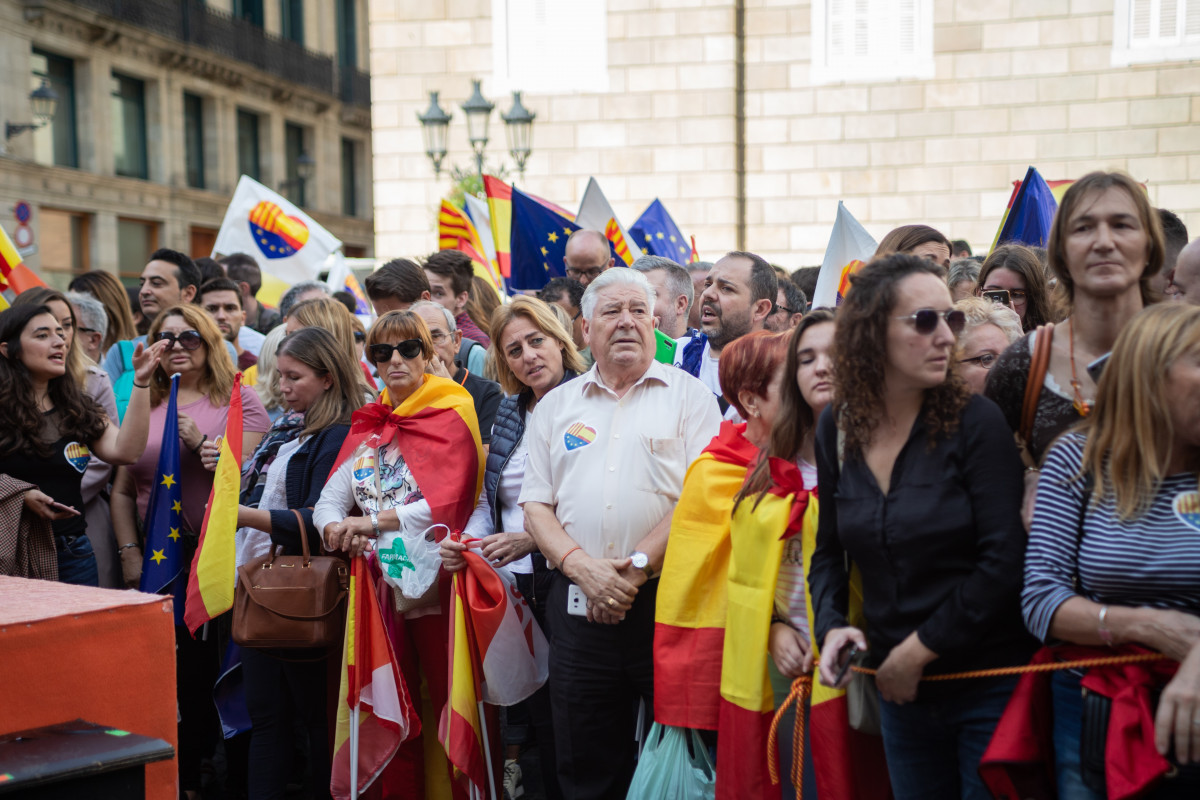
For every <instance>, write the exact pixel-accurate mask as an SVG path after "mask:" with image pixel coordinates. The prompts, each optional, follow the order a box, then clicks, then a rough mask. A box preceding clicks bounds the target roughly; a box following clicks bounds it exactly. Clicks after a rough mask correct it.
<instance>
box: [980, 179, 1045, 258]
mask: <svg viewBox="0 0 1200 800" xmlns="http://www.w3.org/2000/svg"><path fill="white" fill-rule="evenodd" d="M1057 210H1058V201H1057V200H1055V199H1054V193H1053V192H1051V191H1050V187H1049V186H1048V185H1047V184H1046V181H1045V180H1043V179H1042V176H1041V175H1040V174H1038V171H1037V169H1036V168H1034V167H1030V168H1029V170H1028V171H1027V172H1026V173H1025V180H1023V181H1021V186H1020V188H1019V189H1017V192H1016V194H1015V195H1014V196H1013V199H1012V202H1011V203H1009V207H1008V212H1007V214H1006V215H1005V217H1004V222H1003V224H1002V225H1001V226H1000V233H999V234H998V235H997V236H996V244H995V245H994V246H997V247H998V246H999V245H1002V244H1023V245H1028V246H1029V247H1045V246H1046V242H1048V241H1049V240H1050V226H1051V225H1052V224H1053V222H1054V213H1055V212H1056V211H1057Z"/></svg>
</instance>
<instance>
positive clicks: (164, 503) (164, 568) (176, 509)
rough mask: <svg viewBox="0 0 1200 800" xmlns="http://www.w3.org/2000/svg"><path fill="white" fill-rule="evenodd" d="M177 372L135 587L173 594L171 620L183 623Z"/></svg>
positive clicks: (184, 578) (184, 581) (184, 582)
mask: <svg viewBox="0 0 1200 800" xmlns="http://www.w3.org/2000/svg"><path fill="white" fill-rule="evenodd" d="M178 395H179V374H178V373H176V374H174V375H172V376H171V399H170V400H168V401H167V419H166V422H164V423H163V434H162V449H161V450H159V452H158V469H157V470H156V471H155V473H154V488H152V489H151V490H150V503H149V504H148V505H147V506H146V550H145V556H144V557H143V558H144V560H143V561H142V582H141V585H140V586H139V587H138V588H139V589H141V590H142V591H143V592H151V593H152V594H167V593H168V592H169V593H170V594H173V595H174V596H175V624H176V625H182V624H183V603H184V598H185V596H186V594H187V563H186V562H185V561H184V560H183V536H182V530H183V521H182V520H183V487H182V486H180V485H179V479H180V478H181V477H182V475H181V473H180V471H179V411H178V409H177V407H176V398H177V396H178Z"/></svg>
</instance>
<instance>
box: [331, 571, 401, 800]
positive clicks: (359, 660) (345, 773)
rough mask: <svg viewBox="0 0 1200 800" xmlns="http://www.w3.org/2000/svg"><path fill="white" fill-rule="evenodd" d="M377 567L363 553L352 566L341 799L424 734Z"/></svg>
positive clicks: (339, 738)
mask: <svg viewBox="0 0 1200 800" xmlns="http://www.w3.org/2000/svg"><path fill="white" fill-rule="evenodd" d="M373 569H374V568H373V567H372V566H371V565H369V564H367V559H366V557H365V556H359V557H357V558H355V559H354V563H353V564H351V567H350V592H349V601H348V602H347V605H346V639H345V643H344V645H343V647H342V678H341V683H340V688H339V690H338V707H337V721H336V724H335V727H334V737H333V767H332V771H331V777H330V784H329V789H330V792H331V793H332V795H333V796H334V797H335V798H337V800H349V798H356V797H358V795H359V793H360V792H362V791H363V790H364V789H366V788H367V787H368V786H370V785H371V783H372V782H373V781H374V780H375V779H376V778H378V777H379V775H380V774H381V773H382V772H383V770H384V768H385V767H386V766H387V765H388V763H389V762H390V761H391V760H392V758H393V757H394V756H395V755H396V752H397V751H398V750H399V749H400V745H402V744H404V742H406V741H408V740H409V739H411V738H413V737H414V736H417V735H419V734H420V732H421V719H420V716H419V715H418V714H417V712H416V711H415V710H414V708H413V704H412V701H411V698H410V695H409V693H408V689H407V687H405V685H404V677H403V675H402V674H401V672H400V662H399V661H398V660H397V658H396V653H395V651H394V650H393V649H392V643H391V640H390V639H389V638H388V634H387V629H386V628H385V627H384V623H383V615H382V612H381V611H380V608H379V595H378V588H377V585H376V584H377V581H376V579H375V575H374V572H373ZM388 597H389V598H390V594H389V595H388ZM389 601H390V600H389ZM352 725H357V731H356V734H357V736H356V739H357V741H356V742H354V749H357V753H354V754H352V753H351V752H350V751H351V749H352V745H351V726H352ZM352 757H354V758H356V760H357V764H358V769H357V783H358V785H357V786H353V787H352V786H351V783H352V781H351V772H352V770H351V763H352Z"/></svg>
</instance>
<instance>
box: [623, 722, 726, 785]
mask: <svg viewBox="0 0 1200 800" xmlns="http://www.w3.org/2000/svg"><path fill="white" fill-rule="evenodd" d="M716 792H717V776H716V772H715V770H714V769H713V763H712V761H711V760H710V759H709V757H708V748H707V747H705V746H704V742H703V741H701V739H700V734H698V733H697V732H696V731H694V730H691V729H689V728H677V727H674V726H671V725H660V724H658V723H657V722H656V723H654V724H653V725H652V726H651V727H650V734H649V735H648V736H647V737H646V746H645V747H644V748H642V757H641V759H640V760H639V761H638V765H637V770H636V771H635V772H634V773H633V783H631V784H630V785H629V794H628V795H626V800H661V798H665V797H669V798H671V799H672V800H712V799H713V798H714V797H715V796H716Z"/></svg>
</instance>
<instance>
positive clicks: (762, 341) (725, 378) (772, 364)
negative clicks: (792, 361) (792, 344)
mask: <svg viewBox="0 0 1200 800" xmlns="http://www.w3.org/2000/svg"><path fill="white" fill-rule="evenodd" d="M789 333H790V331H789ZM787 343H788V333H773V332H771V331H755V332H754V333H748V334H746V335H745V336H742V337H739V338H737V339H734V340H733V341H732V342H730V343H729V344H727V345H725V348H724V349H723V350H721V361H720V363H719V364H718V365H717V377H718V378H719V379H720V381H721V392H722V393H723V394H724V395H725V400H726V401H727V402H728V403H729V404H730V405H731V406H733V407H734V408H736V409H737V412H738V413H739V414H741V415H742V417H743V418H745V416H746V409H744V408H742V404H741V401H739V400H738V393H740V392H750V394H753V395H757V396H758V397H766V396H767V387H768V386H770V385H771V379H772V378H774V377H775V370H777V369H779V365H780V364H782V363H783V362H784V360H785V359H786V358H787Z"/></svg>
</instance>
